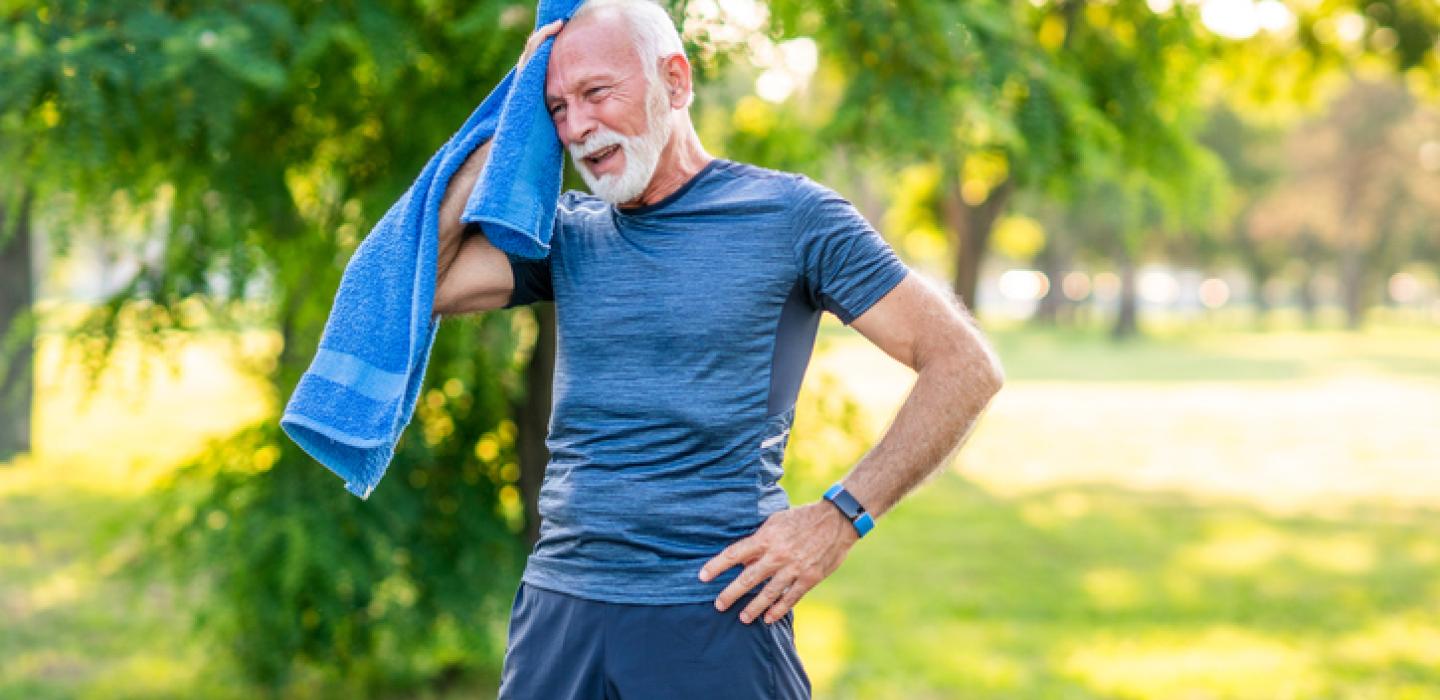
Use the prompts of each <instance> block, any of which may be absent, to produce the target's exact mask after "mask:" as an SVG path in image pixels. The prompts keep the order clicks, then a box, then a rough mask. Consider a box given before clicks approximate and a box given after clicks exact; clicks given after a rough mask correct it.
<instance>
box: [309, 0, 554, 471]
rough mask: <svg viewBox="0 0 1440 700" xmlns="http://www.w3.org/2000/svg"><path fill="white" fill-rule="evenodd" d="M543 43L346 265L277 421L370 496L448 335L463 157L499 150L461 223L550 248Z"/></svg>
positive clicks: (510, 242)
mask: <svg viewBox="0 0 1440 700" xmlns="http://www.w3.org/2000/svg"><path fill="white" fill-rule="evenodd" d="M580 2H581V0H554V1H548V0H541V2H540V6H539V9H538V11H537V12H536V15H537V17H536V23H535V26H536V28H537V29H538V28H539V27H541V26H543V25H545V24H549V23H550V22H551V21H554V20H556V19H562V18H563V19H569V17H570V16H571V15H573V14H574V12H575V10H576V9H578V7H579V5H580ZM552 43H553V39H546V40H545V42H544V43H543V44H541V46H540V47H539V48H537V49H536V51H535V53H534V54H533V55H532V56H531V57H530V59H529V60H527V61H526V63H525V66H524V67H523V69H521V70H519V71H518V75H517V71H516V70H515V69H514V68H511V69H510V72H509V73H507V74H506V75H505V77H504V78H503V79H501V81H500V83H499V84H498V85H496V87H495V89H494V90H492V91H491V93H490V94H489V95H488V96H486V97H485V99H484V100H482V101H481V102H480V105H479V106H478V107H476V108H475V111H474V112H472V113H471V114H470V117H469V118H468V119H466V120H465V124H464V125H463V126H461V127H460V130H459V131H458V132H456V133H455V134H454V135H453V136H451V137H450V139H449V140H447V141H446V142H445V145H443V146H441V148H440V150H439V152H437V153H436V154H435V155H434V156H432V157H431V158H430V161H429V162H428V163H426V164H425V168H424V169H423V170H421V171H420V175H419V177H417V178H416V179H415V182H414V183H413V184H411V185H410V188H409V189H408V190H406V191H405V194H404V195H403V196H401V197H400V199H399V200H398V201H396V202H395V204H393V205H391V207H390V210H389V211H387V212H386V213H385V216H384V217H382V218H381V219H380V221H379V222H378V223H376V224H375V227H374V228H373V229H372V230H371V231H370V235H368V236H366V237H365V240H364V241H362V242H361V243H360V246H359V247H358V248H357V249H356V250H355V254H354V255H353V256H351V258H350V262H349V263H347V264H346V266H345V272H344V274H343V275H342V276H341V279H340V287H339V289H338V290H337V291H336V292H335V301H334V303H333V305H332V306H331V309H330V316H329V318H328V319H326V321H325V330H324V332H323V333H322V335H321V337H320V346H319V348H318V349H317V350H316V352H315V357H314V359H312V360H311V362H310V368H309V369H307V370H306V371H305V374H303V375H301V377H300V382H299V383H298V384H296V386H295V391H294V392H293V393H292V394H291V395H290V400H289V401H288V402H287V403H286V405H285V410H284V412H283V413H282V415H281V417H280V427H281V428H282V429H283V430H284V431H285V433H286V434H287V435H289V436H290V439H291V440H294V441H295V442H296V444H298V445H300V447H301V448H303V449H304V450H305V451H306V452H307V453H309V454H310V456H312V457H314V458H315V459H316V460H317V461H319V462H320V463H321V464H323V465H324V466H325V467H326V468H328V469H330V470H331V471H333V472H335V474H336V475H338V476H339V477H340V478H341V479H344V481H345V488H346V489H348V490H349V491H350V492H351V493H353V494H355V495H356V496H359V497H360V498H362V499H368V498H369V497H370V493H371V492H372V491H374V489H375V485H376V484H377V483H379V482H380V478H381V477H382V476H384V474H385V469H386V467H387V466H389V464H390V459H391V458H392V457H393V456H394V454H395V445H396V443H398V442H399V440H400V434H401V433H402V432H403V431H404V429H405V426H406V425H407V424H409V422H410V417H411V415H412V414H413V413H414V410H415V402H416V399H418V398H419V393H420V387H421V385H422V384H423V383H424V378H425V367H426V364H427V363H428V362H429V359H430V349H431V348H432V347H433V346H434V343H435V334H436V332H437V331H438V330H439V328H440V317H438V316H435V315H433V314H432V313H431V311H432V309H433V307H434V303H435V265H436V262H435V261H436V256H437V249H438V247H439V214H440V202H441V200H442V199H443V198H444V195H445V188H446V186H447V185H448V184H449V182H450V178H451V177H453V176H454V175H455V172H456V171H457V170H459V169H460V166H461V165H462V164H463V163H464V162H465V159H466V158H468V157H469V156H470V154H471V153H473V152H474V151H475V149H476V148H478V147H480V145H482V144H484V143H485V142H486V141H488V140H489V139H491V138H494V139H495V143H494V144H493V145H492V146H491V149H490V153H489V155H488V157H487V159H486V162H485V168H484V169H483V170H482V171H481V174H480V177H479V178H478V179H477V181H476V184H475V188H474V189H473V190H471V192H470V196H469V198H468V199H467V200H466V205H465V210H464V213H463V214H462V215H461V217H460V218H461V220H462V221H464V222H476V223H479V224H480V227H481V230H482V231H483V233H484V235H485V236H486V237H487V238H488V239H489V240H490V241H491V242H492V243H494V244H495V246H496V247H497V248H500V249H501V250H504V251H506V252H508V253H513V254H515V255H519V256H521V257H527V258H540V257H544V256H545V255H546V254H548V252H549V250H550V235H551V233H552V228H551V227H552V226H553V223H554V216H555V203H556V201H557V199H558V198H559V196H560V175H561V169H562V168H563V167H564V161H563V158H564V156H563V153H562V152H561V149H560V142H559V139H558V138H557V137H556V135H555V127H554V125H553V123H552V122H551V120H550V115H549V112H548V111H547V110H546V109H545V95H544V90H545V69H546V67H547V66H548V64H549V60H550V45H551V44H552Z"/></svg>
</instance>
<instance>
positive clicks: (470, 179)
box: [434, 141, 515, 316]
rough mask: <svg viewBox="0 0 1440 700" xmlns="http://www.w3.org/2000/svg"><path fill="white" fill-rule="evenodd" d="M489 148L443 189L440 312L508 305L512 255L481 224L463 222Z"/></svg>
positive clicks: (437, 277) (473, 157)
mask: <svg viewBox="0 0 1440 700" xmlns="http://www.w3.org/2000/svg"><path fill="white" fill-rule="evenodd" d="M489 153H490V142H488V141H487V142H486V143H485V144H483V145H481V146H480V147H479V148H477V149H475V152H474V153H472V154H470V157H469V158H467V159H466V160H465V164H464V165H462V166H460V170H459V171H457V172H456V173H455V176H454V177H452V178H450V184H449V186H448V187H446V189H445V197H444V198H443V199H442V200H441V201H440V242H439V251H438V253H437V256H436V260H435V308H434V313H437V314H440V315H442V316H452V315H455V314H463V313H471V312H475V311H486V310H489V309H498V308H500V307H501V306H504V305H505V302H506V301H507V300H508V299H509V298H510V291H511V290H512V289H513V288H514V284H515V282H514V278H513V277H512V275H511V272H510V261H509V260H507V259H506V257H505V253H504V251H502V250H500V249H499V248H496V247H495V246H494V245H491V243H490V240H489V239H487V238H486V237H485V235H484V234H483V233H481V232H480V231H479V229H469V230H467V229H466V226H465V224H462V223H461V222H460V213H461V212H462V211H464V209H465V200H466V198H467V197H469V195H470V190H471V189H472V188H473V187H474V186H475V181H476V179H478V178H479V177H480V170H481V169H482V168H484V167H485V158H486V157H487V156H488V155H489Z"/></svg>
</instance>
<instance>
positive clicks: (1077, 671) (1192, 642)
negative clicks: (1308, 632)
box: [1063, 626, 1323, 699]
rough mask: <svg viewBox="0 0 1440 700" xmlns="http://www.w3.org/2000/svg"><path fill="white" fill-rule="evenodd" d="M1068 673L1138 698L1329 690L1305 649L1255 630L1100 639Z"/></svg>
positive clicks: (1076, 655)
mask: <svg viewBox="0 0 1440 700" xmlns="http://www.w3.org/2000/svg"><path fill="white" fill-rule="evenodd" d="M1063 667H1064V669H1065V671H1066V672H1068V673H1070V674H1073V675H1074V676H1075V677H1077V678H1080V679H1082V680H1083V681H1084V682H1085V683H1086V684H1087V685H1090V686H1091V687H1093V688H1095V689H1096V690H1099V691H1101V692H1103V693H1110V694H1117V695H1123V696H1125V697H1134V698H1167V699H1168V698H1187V697H1188V698H1204V697H1245V698H1262V697H1263V698H1276V699H1279V698H1308V697H1314V696H1315V695H1316V694H1317V693H1318V691H1319V690H1320V689H1321V688H1322V687H1323V685H1322V683H1321V681H1320V673H1319V669H1318V668H1317V660H1316V659H1315V658H1314V657H1313V655H1311V654H1310V653H1307V652H1306V651H1305V650H1304V649H1301V648H1299V647H1297V646H1296V645H1294V644H1292V643H1288V642H1286V641H1284V640H1281V639H1276V638H1273V637H1268V636H1265V635H1261V634H1258V633H1255V632H1252V631H1249V630H1244V629H1239V628H1235V627H1230V626H1220V627H1215V628H1211V629H1207V630H1204V631H1201V632H1199V633H1198V634H1197V633H1188V632H1187V633H1186V634H1183V635H1182V634H1177V633H1174V632H1159V633H1152V634H1145V635H1131V636H1127V637H1126V638H1123V639H1121V638H1115V637H1114V636H1113V635H1101V636H1097V637H1096V638H1095V639H1093V640H1089V641H1087V642H1084V643H1082V644H1081V645H1079V646H1078V648H1076V649H1074V650H1072V651H1070V652H1069V653H1067V654H1066V655H1065V661H1064V664H1063Z"/></svg>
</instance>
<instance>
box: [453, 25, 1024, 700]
mask: <svg viewBox="0 0 1440 700" xmlns="http://www.w3.org/2000/svg"><path fill="white" fill-rule="evenodd" d="M549 36H555V43H554V46H553V47H552V54H551V58H550V63H549V67H548V73H547V78H546V88H545V89H546V100H547V104H548V105H549V109H550V113H551V115H553V119H554V124H555V130H556V133H557V134H558V135H559V138H560V140H561V142H562V143H563V144H564V145H565V147H566V148H567V149H568V151H569V152H570V155H571V157H572V158H573V161H574V165H575V167H576V169H578V170H579V172H580V175H581V176H582V177H583V178H584V180H585V182H586V184H587V185H588V186H589V187H590V189H591V190H592V192H593V194H585V193H581V192H576V191H569V192H565V193H564V195H563V196H562V197H561V199H560V202H559V206H558V210H557V212H556V223H555V231H554V235H553V237H552V245H551V251H550V255H549V256H548V257H547V258H545V259H543V260H538V261H533V260H525V259H521V258H517V257H514V256H510V255H507V254H505V253H504V252H502V251H500V250H498V249H496V248H495V247H493V246H492V245H490V243H489V242H488V241H487V240H486V238H485V237H484V236H483V235H478V234H477V232H476V231H464V230H462V226H461V224H460V223H459V218H458V217H459V212H460V210H461V209H462V208H463V205H464V199H465V195H466V193H468V192H469V190H470V188H471V186H472V184H473V182H474V180H475V177H476V175H477V173H478V171H479V169H480V167H481V164H482V163H483V159H484V157H485V154H486V152H487V148H486V147H482V148H480V149H478V150H477V151H476V153H475V155H473V156H471V158H470V160H469V162H467V164H466V166H465V167H464V168H463V169H462V171H461V173H460V174H459V175H457V177H456V178H455V179H454V180H453V181H452V184H451V187H450V190H449V192H448V193H447V195H446V198H445V200H444V203H443V206H442V212H441V214H442V222H441V231H440V238H441V240H440V246H441V247H440V261H439V264H438V270H437V273H438V274H437V281H438V287H437V292H436V300H435V310H436V312H438V313H441V314H445V315H452V314H462V313H467V312H473V311H481V310H488V309H499V308H509V307H514V306H519V305H522V304H530V303H533V302H536V301H541V300H547V301H553V302H554V304H555V313H556V318H557V343H558V344H557V351H556V365H555V376H554V404H553V405H554V408H553V412H552V417H551V421H550V425H549V434H548V436H547V440H546V443H547V445H548V447H549V451H550V461H549V464H548V465H547V468H546V473H545V479H544V483H543V486H542V488H541V490H540V494H539V509H540V515H541V527H540V537H539V541H538V542H536V544H535V547H534V550H533V551H532V552H531V553H530V556H529V559H528V561H527V563H526V567H525V572H524V575H523V577H522V581H521V583H520V586H519V588H518V590H517V591H516V594H515V599H514V604H513V608H512V611H511V617H510V622H509V639H508V645H507V649H506V655H505V662H504V667H503V672H502V680H501V688H500V695H501V697H504V698H515V699H522V698H523V699H531V698H533V699H536V700H564V699H567V698H594V699H595V700H599V699H601V698H624V699H626V700H634V699H637V698H657V699H658V698H670V699H673V698H682V699H684V700H701V699H703V698H802V697H809V695H810V681H809V678H808V676H807V675H806V673H805V670H804V668H803V666H802V665H801V662H800V659H799V656H798V655H797V654H796V651H795V645H794V635H793V617H794V616H793V613H792V612H791V609H792V607H793V606H794V605H795V603H796V601H798V600H799V599H800V597H801V596H803V595H804V594H805V593H806V592H807V591H809V590H810V589H811V588H813V587H814V586H815V585H816V584H818V583H819V582H820V581H821V580H823V579H824V578H825V577H826V576H828V575H829V574H830V573H831V572H833V571H834V570H835V569H836V567H838V566H839V565H840V562H841V561H842V560H843V559H844V558H845V555H846V553H847V552H848V551H849V549H850V548H851V547H852V546H854V545H855V543H856V541H857V540H858V539H859V538H860V537H861V536H863V535H864V533H865V532H866V531H867V530H868V529H869V527H871V526H872V525H873V524H874V520H875V519H877V518H879V517H880V516H881V515H882V514H884V513H885V512H886V511H888V510H889V509H890V508H891V507H893V506H894V505H895V503H896V502H897V501H898V500H899V499H900V498H901V497H902V496H903V495H904V494H906V493H907V492H908V491H909V490H910V489H912V488H913V487H914V486H915V485H917V484H918V483H920V482H921V481H922V480H924V479H925V477H926V476H928V475H929V474H930V473H932V472H933V471H934V470H935V469H936V468H938V467H939V466H940V465H941V464H943V463H944V462H945V460H946V457H947V456H948V455H949V454H950V453H951V452H952V451H953V450H954V449H955V448H956V447H957V446H958V445H959V444H960V443H961V441H962V440H963V438H964V436H965V435H966V434H967V433H968V432H969V430H970V427H971V426H972V425H973V423H974V421H975V419H976V417H977V415H978V414H979V413H980V412H981V410H982V409H983V408H984V406H985V405H986V404H987V403H988V401H989V400H990V398H991V396H993V395H994V394H995V392H996V391H997V390H998V389H999V387H1000V384H1001V381H1002V375H1001V370H1000V368H999V365H998V363H997V361H996V360H995V358H994V356H993V353H992V352H991V351H990V350H989V349H988V347H987V345H986V343H985V342H984V341H983V340H982V338H981V336H980V334H979V332H978V331H977V330H976V329H975V328H974V327H973V325H972V324H971V323H970V322H969V319H968V317H967V315H966V314H965V312H964V310H963V308H962V307H961V306H960V305H959V303H958V302H957V301H955V299H954V297H953V296H952V295H950V294H949V293H948V292H945V291H942V290H940V289H939V288H937V287H935V286H933V285H931V284H929V283H926V282H924V281H922V279H921V278H920V277H919V276H918V275H915V274H910V271H909V269H908V268H907V267H906V266H905V265H904V264H903V263H902V262H901V261H900V260H899V259H898V258H897V257H896V255H895V253H894V252H893V251H892V250H891V248H890V247H889V246H888V245H887V244H886V243H885V241H884V239H882V238H881V237H880V235H879V234H878V233H877V232H876V231H875V230H874V229H873V228H872V227H871V226H870V225H869V224H868V223H867V222H866V221H865V219H864V218H863V217H861V216H860V215H859V214H858V213H857V212H856V210H855V209H854V207H853V206H851V205H850V203H849V202H847V201H846V200H845V199H844V198H842V197H840V196H839V195H837V194H835V193H834V192H833V191H832V190H830V189H828V188H826V187H824V186H822V185H820V184H817V183H816V182H814V181H813V180H811V179H809V178H807V177H805V176H803V175H798V174H793V173H786V172H779V171H775V170H770V169H766V168H762V167H758V166H754V165H747V164H743V163H739V162H735V161H730V160H726V159H724V158H716V157H713V156H711V155H710V154H708V153H706V151H705V148H704V147H703V146H702V145H701V143H700V139H699V137H698V136H697V135H696V133H695V129H694V127H693V126H692V124H691V119H690V114H689V109H688V108H689V105H690V102H691V99H692V90H691V88H692V86H691V70H690V64H689V62H688V61H687V59H686V57H685V53H684V50H683V46H682V43H681V41H680V37H679V35H678V34H677V32H676V30H675V26H674V24H673V22H672V21H671V20H670V18H669V17H668V16H667V15H666V14H665V12H664V11H663V10H662V9H661V8H660V7H658V6H657V5H655V4H653V3H651V2H647V1H645V0H590V2H588V3H586V4H585V5H583V6H582V7H581V8H580V10H579V11H578V12H577V13H576V14H575V15H574V16H573V17H572V18H571V19H570V21H569V22H568V23H565V24H564V26H563V29H562V26H561V24H560V23H558V22H557V23H555V24H552V25H549V26H546V27H543V28H541V29H540V30H539V31H537V32H536V33H535V34H534V35H532V37H531V38H530V41H529V42H528V43H527V46H526V49H525V51H524V53H522V56H521V63H522V64H523V62H524V60H525V59H526V57H528V56H529V55H530V54H531V53H532V52H533V51H534V50H535V48H536V47H537V46H538V45H539V43H540V42H541V41H543V40H544V39H545V38H546V37H549ZM826 310H828V311H830V312H831V313H833V314H835V315H836V316H837V317H838V318H839V319H840V320H841V321H842V322H843V323H845V324H846V325H849V326H851V327H853V328H855V329H856V330H858V331H860V333H861V334H862V335H864V336H865V337H866V338H868V339H869V340H871V341H872V342H874V343H875V344H876V345H878V346H880V347H881V348H882V349H884V351H885V352H887V353H888V354H890V356H892V357H894V358H895V359H897V360H899V361H900V362H903V363H904V364H906V365H907V366H909V367H911V368H912V369H914V370H916V371H917V372H918V378H917V381H916V383H915V386H914V388H913V389H912V390H911V393H910V395H909V396H908V397H907V399H906V401H905V403H904V405H903V406H902V407H901V409H900V411H899V413H898V414H897V415H896V416H895V419H894V422H893V423H892V425H891V426H890V428H889V429H888V430H887V431H886V432H885V435H884V437H883V438H882V439H881V440H880V442H879V444H878V445H876V446H875V447H874V448H873V449H872V450H871V451H870V452H869V453H868V454H866V455H865V457H864V458H863V459H862V460H861V461H860V462H859V463H858V464H857V465H855V467H854V468H853V469H852V470H851V471H850V473H849V474H848V475H847V476H845V477H844V479H843V480H842V481H841V482H840V483H838V484H836V485H835V486H834V487H832V488H831V489H830V490H829V491H827V492H826V494H825V495H824V496H823V497H822V496H820V495H819V494H807V495H806V497H807V499H809V501H810V502H808V503H806V504H805V505H801V506H798V507H794V508H791V507H790V504H789V499H788V497H787V494H786V492H785V491H784V490H783V489H782V488H781V487H780V486H779V484H778V483H777V481H778V480H779V479H780V476H781V473H782V469H781V463H782V461H783V457H784V454H785V445H786V442H787V438H788V435H789V430H790V426H791V423H792V421H793V419H794V415H795V399H796V395H797V393H798V391H799V389H800V382H801V378H802V377H803V375H804V372H805V368H806V366H807V364H808V363H809V359H810V353H811V350H812V349H813V346H814V342H815V332H816V328H817V326H818V323H819V318H820V314H821V312H822V311H826ZM886 594H888V593H887V592H884V591H877V595H886ZM737 613H738V614H737ZM737 618H738V619H737ZM761 621H763V622H761ZM756 622H761V624H754V623H756Z"/></svg>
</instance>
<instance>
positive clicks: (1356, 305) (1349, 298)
mask: <svg viewBox="0 0 1440 700" xmlns="http://www.w3.org/2000/svg"><path fill="white" fill-rule="evenodd" d="M1367 277H1368V276H1367V275H1366V274H1365V261H1364V259H1363V255H1362V253H1361V252H1360V250H1359V249H1358V246H1356V245H1353V244H1352V245H1349V246H1346V247H1345V249H1344V250H1342V251H1340V297H1341V301H1342V302H1343V305H1344V307H1345V327H1346V328H1349V329H1350V330H1352V331H1353V330H1359V328H1360V326H1361V325H1362V324H1364V323H1365V282H1366V278H1367Z"/></svg>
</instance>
